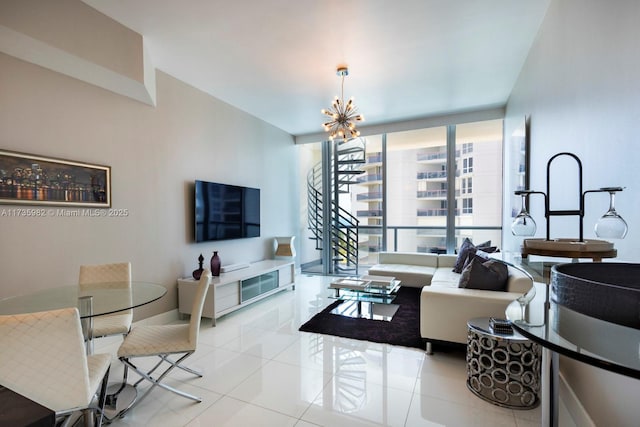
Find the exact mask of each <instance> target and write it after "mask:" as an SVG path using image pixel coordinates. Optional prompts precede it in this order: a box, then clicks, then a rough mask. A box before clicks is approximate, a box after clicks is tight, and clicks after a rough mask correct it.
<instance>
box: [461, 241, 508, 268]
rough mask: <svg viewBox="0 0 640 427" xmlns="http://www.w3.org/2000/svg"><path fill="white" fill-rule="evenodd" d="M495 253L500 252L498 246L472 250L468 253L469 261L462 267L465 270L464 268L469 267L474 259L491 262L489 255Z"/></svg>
mask: <svg viewBox="0 0 640 427" xmlns="http://www.w3.org/2000/svg"><path fill="white" fill-rule="evenodd" d="M494 252H499V249H498V248H497V247H496V246H491V247H488V248H484V247H483V248H479V247H477V246H476V247H475V248H473V249H470V250H469V251H468V252H467V254H468V255H467V259H466V260H465V261H464V265H463V266H462V270H464V268H465V267H466V266H467V265H469V263H470V262H471V260H473V259H474V258H479V261H480V262H485V261H489V259H490V258H489V254H492V253H494Z"/></svg>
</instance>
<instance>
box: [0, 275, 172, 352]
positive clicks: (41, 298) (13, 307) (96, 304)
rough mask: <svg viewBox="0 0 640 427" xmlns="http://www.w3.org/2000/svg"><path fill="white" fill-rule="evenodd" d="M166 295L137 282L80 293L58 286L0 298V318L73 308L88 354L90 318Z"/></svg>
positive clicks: (151, 285) (75, 288)
mask: <svg viewBox="0 0 640 427" xmlns="http://www.w3.org/2000/svg"><path fill="white" fill-rule="evenodd" d="M95 288H99V289H95ZM166 293H167V288H165V287H164V286H162V285H159V284H156V283H149V282H137V281H132V282H131V287H130V288H129V287H127V286H123V285H121V284H119V283H116V282H108V283H96V284H92V289H90V290H84V291H83V290H81V289H80V287H79V286H78V285H69V286H61V287H56V288H49V289H42V290H39V291H36V292H33V293H30V294H25V295H18V296H13V297H8V298H4V299H0V315H11V314H24V313H36V312H39V311H48V310H57V309H61V308H67V307H77V308H78V311H79V313H80V321H81V323H82V331H83V333H84V336H85V339H86V342H87V353H89V354H90V353H92V351H93V347H92V338H93V335H92V327H93V318H95V317H98V316H104V315H107V314H112V313H117V312H120V311H125V310H130V309H133V308H136V307H140V306H143V305H146V304H149V303H152V302H154V301H156V300H158V299H160V298H162V297H163V296H164V295H165V294H166Z"/></svg>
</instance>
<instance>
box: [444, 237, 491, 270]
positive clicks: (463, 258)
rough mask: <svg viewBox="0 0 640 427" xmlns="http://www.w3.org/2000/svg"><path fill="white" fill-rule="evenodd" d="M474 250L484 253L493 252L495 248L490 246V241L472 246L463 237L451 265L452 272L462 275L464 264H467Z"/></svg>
mask: <svg viewBox="0 0 640 427" xmlns="http://www.w3.org/2000/svg"><path fill="white" fill-rule="evenodd" d="M476 249H482V250H483V251H485V252H489V253H491V252H495V251H496V249H497V248H496V247H495V246H491V240H488V241H486V242H482V243H480V244H479V245H477V246H476V245H474V244H473V243H472V242H471V240H469V238H468V237H465V239H464V241H463V242H462V244H461V245H460V249H459V250H458V257H457V258H456V263H455V264H454V265H453V271H454V272H455V273H462V270H463V269H464V267H465V264H467V263H468V262H469V260H470V259H471V258H473V256H474V255H475V253H476Z"/></svg>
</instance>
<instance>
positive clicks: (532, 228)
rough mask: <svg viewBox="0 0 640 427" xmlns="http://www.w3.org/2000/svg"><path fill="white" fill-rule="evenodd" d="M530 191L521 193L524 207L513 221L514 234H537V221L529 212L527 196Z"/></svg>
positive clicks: (512, 230)
mask: <svg viewBox="0 0 640 427" xmlns="http://www.w3.org/2000/svg"><path fill="white" fill-rule="evenodd" d="M528 195H529V193H527V192H523V193H520V196H521V197H522V207H521V208H520V212H519V213H518V215H517V216H516V217H515V218H514V219H513V222H512V223H511V232H512V233H513V235H514V236H533V235H534V234H536V222H535V221H534V220H533V218H532V217H531V215H529V212H527V196H528Z"/></svg>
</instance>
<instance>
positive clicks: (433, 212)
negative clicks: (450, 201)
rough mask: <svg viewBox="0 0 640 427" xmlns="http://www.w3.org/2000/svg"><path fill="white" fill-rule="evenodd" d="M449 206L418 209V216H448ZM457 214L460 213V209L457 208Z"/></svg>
mask: <svg viewBox="0 0 640 427" xmlns="http://www.w3.org/2000/svg"><path fill="white" fill-rule="evenodd" d="M447 211H448V209H447V208H441V209H418V212H417V215H418V216H447ZM455 215H456V216H458V215H460V209H456V210H455Z"/></svg>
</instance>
